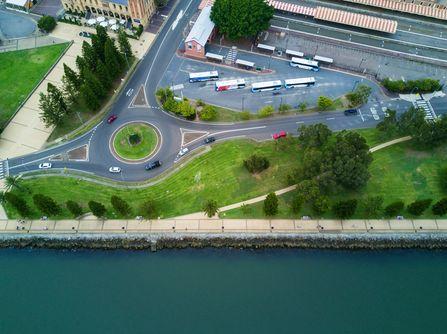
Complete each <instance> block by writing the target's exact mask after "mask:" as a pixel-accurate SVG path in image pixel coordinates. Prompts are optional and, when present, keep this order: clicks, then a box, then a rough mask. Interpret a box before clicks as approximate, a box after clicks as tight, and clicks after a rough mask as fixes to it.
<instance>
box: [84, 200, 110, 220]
mask: <svg viewBox="0 0 447 334" xmlns="http://www.w3.org/2000/svg"><path fill="white" fill-rule="evenodd" d="M88 207H89V209H90V211H91V212H92V214H93V215H94V216H96V217H97V218H101V217H104V214H105V213H106V207H105V206H104V205H103V204H101V203H99V202H96V201H89V202H88Z"/></svg>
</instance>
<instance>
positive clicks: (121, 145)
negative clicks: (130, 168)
mask: <svg viewBox="0 0 447 334" xmlns="http://www.w3.org/2000/svg"><path fill="white" fill-rule="evenodd" d="M132 135H138V137H139V142H138V143H135V144H132V143H131V142H130V136H132ZM157 142H158V136H157V133H156V132H155V130H154V129H153V128H152V127H151V126H149V125H146V124H142V123H135V124H129V125H126V126H125V127H123V128H122V129H121V130H119V131H118V133H117V134H116V136H115V139H114V141H113V147H114V149H115V151H116V153H117V154H118V155H119V156H120V157H121V158H123V159H131V160H138V159H142V158H144V157H147V156H148V155H150V154H151V153H152V151H153V150H154V149H155V147H156V146H157Z"/></svg>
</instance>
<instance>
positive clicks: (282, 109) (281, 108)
mask: <svg viewBox="0 0 447 334" xmlns="http://www.w3.org/2000/svg"><path fill="white" fill-rule="evenodd" d="M290 109H292V106H291V105H290V104H287V103H281V104H280V105H279V108H278V111H279V113H285V112H288V111H289V110H290Z"/></svg>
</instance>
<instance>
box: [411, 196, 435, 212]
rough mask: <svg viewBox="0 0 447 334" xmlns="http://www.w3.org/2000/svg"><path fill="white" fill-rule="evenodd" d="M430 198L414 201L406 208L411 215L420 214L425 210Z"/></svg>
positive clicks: (428, 205) (430, 200)
mask: <svg viewBox="0 0 447 334" xmlns="http://www.w3.org/2000/svg"><path fill="white" fill-rule="evenodd" d="M431 202H432V199H421V200H417V201H414V202H413V203H411V204H409V205H408V206H407V210H408V212H409V213H411V214H412V215H413V216H420V215H421V214H422V213H423V212H424V211H425V210H427V209H428V208H429V207H430V204H431Z"/></svg>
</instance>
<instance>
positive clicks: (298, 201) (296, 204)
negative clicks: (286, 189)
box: [291, 193, 303, 213]
mask: <svg viewBox="0 0 447 334" xmlns="http://www.w3.org/2000/svg"><path fill="white" fill-rule="evenodd" d="M302 206H303V197H302V196H301V195H300V194H298V193H297V194H295V196H293V198H292V203H291V209H292V212H293V213H298V212H300V210H301V207H302Z"/></svg>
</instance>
